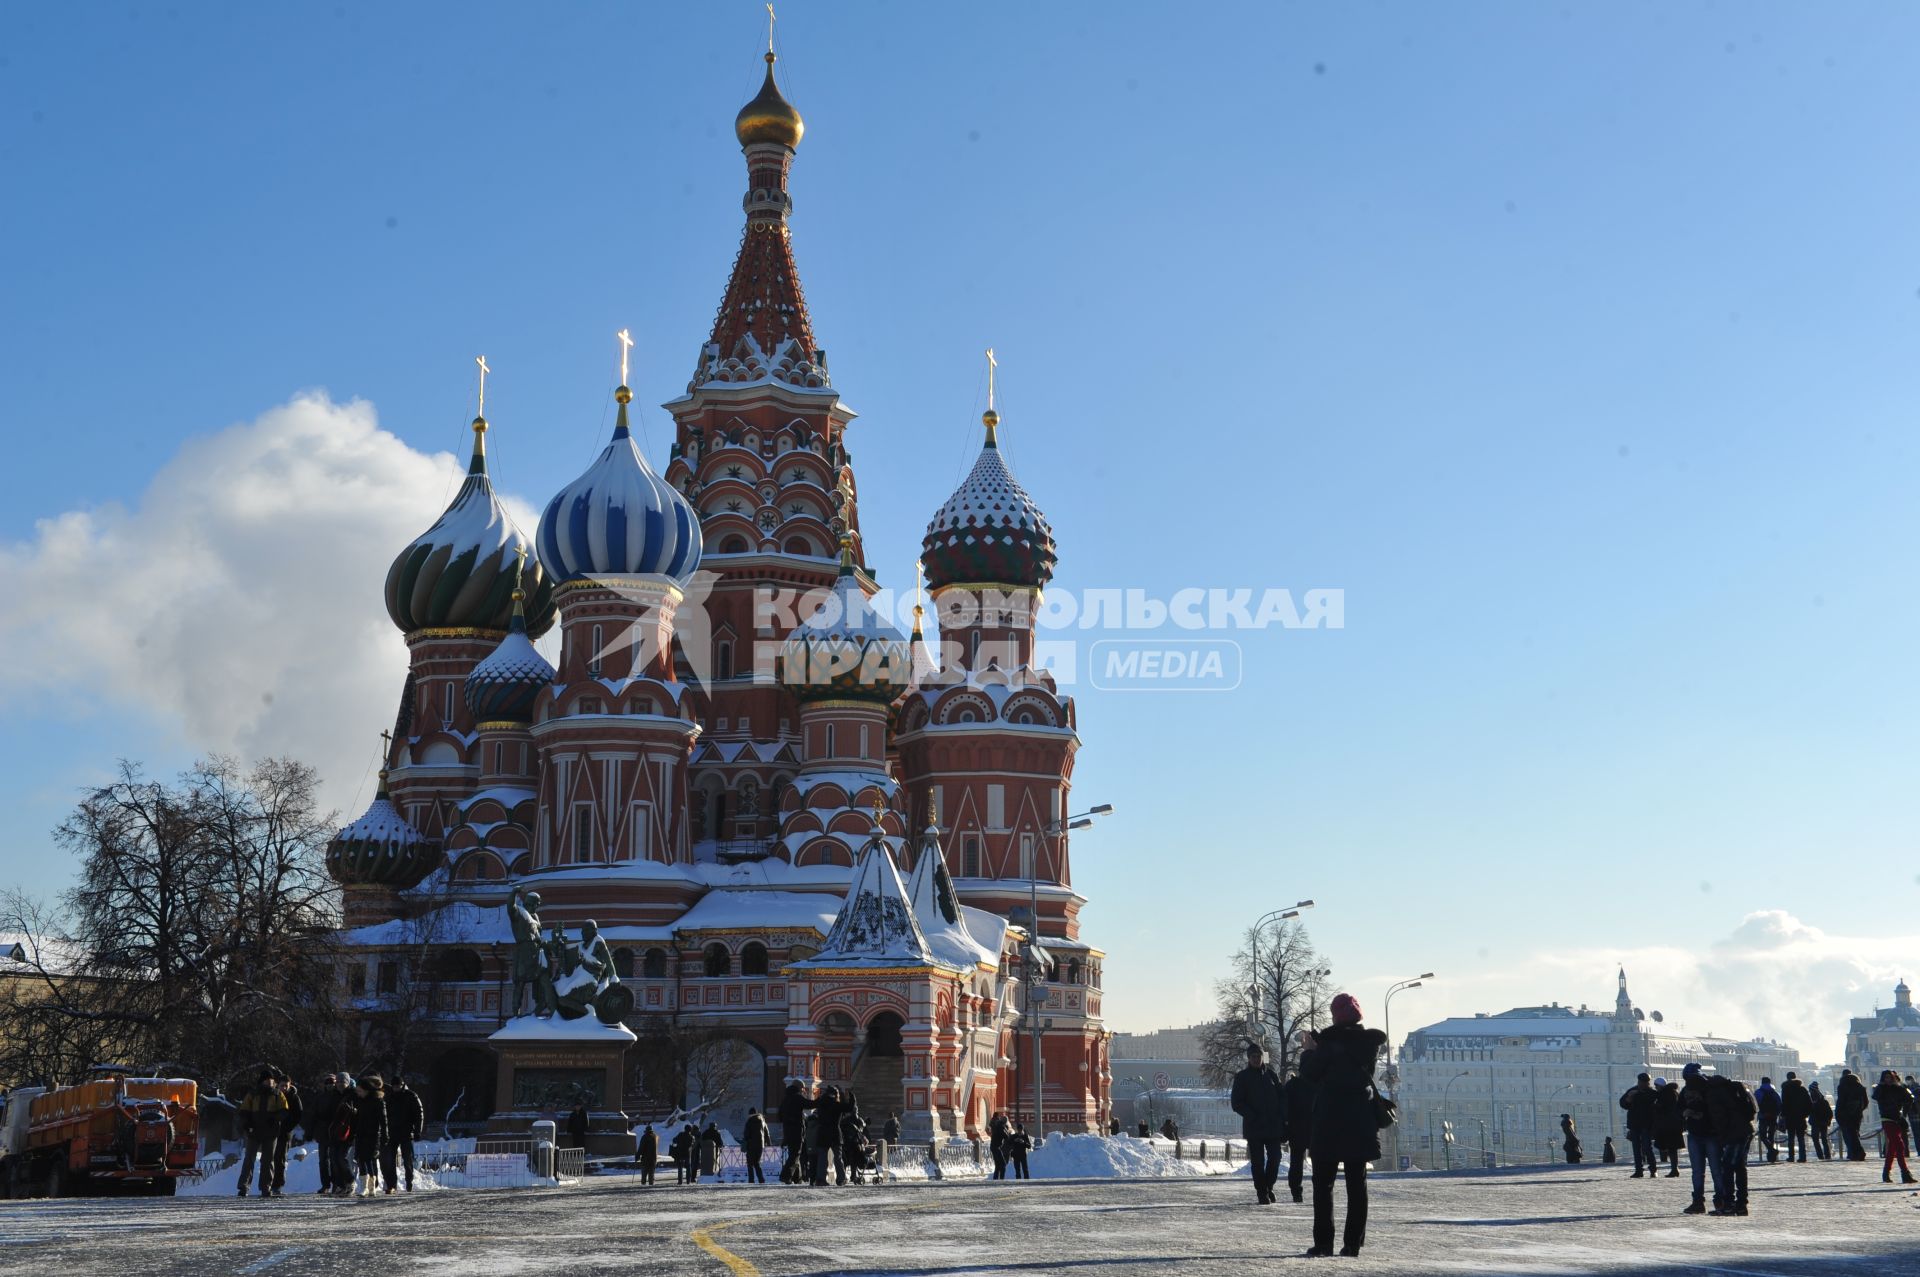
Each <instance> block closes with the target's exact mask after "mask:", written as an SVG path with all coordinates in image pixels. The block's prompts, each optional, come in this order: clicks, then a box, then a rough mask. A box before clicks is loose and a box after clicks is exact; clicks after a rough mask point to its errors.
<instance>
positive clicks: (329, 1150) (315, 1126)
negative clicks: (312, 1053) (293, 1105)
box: [300, 1073, 340, 1193]
mask: <svg viewBox="0 0 1920 1277" xmlns="http://www.w3.org/2000/svg"><path fill="white" fill-rule="evenodd" d="M339 1083H340V1077H339V1075H338V1074H336V1073H329V1074H327V1075H326V1076H325V1077H323V1078H321V1079H320V1087H319V1089H318V1090H317V1091H315V1092H314V1095H313V1099H312V1100H310V1101H309V1102H308V1103H307V1105H306V1112H305V1113H304V1114H303V1116H302V1118H301V1122H300V1124H301V1126H303V1127H304V1128H305V1129H306V1132H307V1136H308V1138H310V1139H311V1140H313V1142H314V1144H315V1145H316V1146H317V1147H316V1149H315V1153H316V1155H317V1156H318V1157H319V1159H320V1191H321V1192H323V1193H330V1192H332V1191H333V1129H332V1128H333V1110H334V1109H335V1108H337V1107H338V1106H339V1104H340V1085H339Z"/></svg>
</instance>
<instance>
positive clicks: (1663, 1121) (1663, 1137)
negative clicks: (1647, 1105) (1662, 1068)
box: [1653, 1078, 1687, 1179]
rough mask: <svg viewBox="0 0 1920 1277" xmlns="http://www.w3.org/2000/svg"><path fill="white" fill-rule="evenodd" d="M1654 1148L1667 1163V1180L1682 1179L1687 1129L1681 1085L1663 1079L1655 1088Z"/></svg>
mask: <svg viewBox="0 0 1920 1277" xmlns="http://www.w3.org/2000/svg"><path fill="white" fill-rule="evenodd" d="M1653 1092H1654V1094H1653V1147H1654V1151H1655V1152H1657V1153H1659V1154H1660V1156H1661V1158H1662V1159H1664V1160H1665V1161H1666V1162H1667V1165H1668V1170H1667V1178H1668V1179H1679V1178H1680V1149H1681V1146H1682V1145H1684V1144H1685V1143H1686V1142H1687V1127H1686V1124H1685V1123H1684V1122H1682V1121H1681V1120H1680V1084H1679V1083H1678V1082H1669V1081H1667V1080H1666V1079H1665V1078H1661V1079H1660V1080H1659V1081H1658V1082H1657V1083H1655V1084H1654V1088H1653Z"/></svg>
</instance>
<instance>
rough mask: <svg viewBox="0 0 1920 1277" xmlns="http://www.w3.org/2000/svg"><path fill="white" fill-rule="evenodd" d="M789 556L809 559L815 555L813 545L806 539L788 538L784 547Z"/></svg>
mask: <svg viewBox="0 0 1920 1277" xmlns="http://www.w3.org/2000/svg"><path fill="white" fill-rule="evenodd" d="M784 548H785V549H786V552H787V553H788V554H801V555H807V556H809V557H811V556H812V554H813V544H812V543H811V542H810V541H808V540H807V539H806V538H805V537H788V538H787V544H786V546H785V547H784Z"/></svg>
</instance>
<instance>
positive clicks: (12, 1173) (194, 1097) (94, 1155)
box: [0, 1068, 200, 1197]
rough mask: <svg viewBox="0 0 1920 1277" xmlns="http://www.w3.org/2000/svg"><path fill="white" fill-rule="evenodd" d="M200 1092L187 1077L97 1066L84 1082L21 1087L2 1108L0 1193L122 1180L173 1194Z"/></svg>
mask: <svg viewBox="0 0 1920 1277" xmlns="http://www.w3.org/2000/svg"><path fill="white" fill-rule="evenodd" d="M198 1101H199V1092H198V1089H197V1088H196V1087H195V1085H194V1084H193V1083H192V1082H191V1081H188V1080H187V1079H185V1078H161V1077H133V1076H131V1075H130V1072H129V1071H128V1070H124V1069H117V1068H96V1069H94V1070H93V1072H92V1075H91V1076H90V1077H89V1078H88V1080H87V1081H85V1082H81V1083H78V1084H77V1085H74V1086H62V1087H56V1088H54V1089H52V1090H47V1089H44V1088H41V1087H21V1088H19V1089H17V1090H15V1091H13V1092H12V1093H11V1094H9V1095H8V1096H7V1097H6V1107H5V1109H4V1110H0V1194H3V1195H4V1196H7V1197H76V1196H80V1195H82V1194H85V1193H88V1192H91V1191H94V1190H95V1189H96V1188H108V1187H118V1186H124V1187H125V1188H127V1189H131V1190H136V1191H137V1190H142V1189H144V1191H146V1192H148V1193H153V1194H156V1195H159V1196H172V1194H173V1191H174V1188H175V1186H176V1185H177V1184H178V1183H179V1181H180V1178H181V1177H182V1176H185V1175H192V1174H193V1173H194V1169H195V1159H196V1158H197V1157H198V1156H199V1142H200V1109H199V1103H198Z"/></svg>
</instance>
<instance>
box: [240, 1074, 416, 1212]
mask: <svg viewBox="0 0 1920 1277" xmlns="http://www.w3.org/2000/svg"><path fill="white" fill-rule="evenodd" d="M237 1107H238V1112H239V1116H240V1130H241V1135H242V1136H243V1137H244V1139H245V1140H246V1152H245V1154H244V1155H243V1157H242V1159H241V1162H240V1180H239V1195H240V1196H241V1197H245V1196H246V1195H247V1189H248V1187H249V1186H250V1185H252V1184H254V1175H255V1167H256V1166H257V1167H258V1168H259V1172H258V1173H259V1181H258V1186H257V1191H258V1193H259V1195H260V1196H261V1197H279V1196H281V1195H282V1194H283V1193H284V1192H285V1191H286V1186H287V1148H288V1146H289V1145H290V1144H291V1143H292V1142H293V1132H294V1130H295V1129H296V1128H297V1129H299V1130H300V1131H301V1132H302V1134H304V1135H305V1136H306V1137H307V1138H308V1139H311V1140H313V1141H314V1143H315V1145H316V1147H317V1151H318V1154H319V1162H320V1189H319V1191H320V1192H322V1193H327V1194H331V1195H332V1196H335V1197H348V1196H356V1195H357V1196H360V1197H371V1196H373V1195H374V1193H375V1192H376V1191H379V1190H380V1188H381V1186H382V1184H384V1187H385V1191H386V1192H389V1193H392V1192H394V1191H396V1190H397V1189H398V1188H399V1187H400V1186H401V1185H402V1183H403V1182H404V1185H405V1189H406V1191H407V1192H409V1193H411V1192H412V1191H413V1142H414V1141H415V1140H417V1139H419V1138H420V1136H421V1134H422V1132H423V1131H424V1130H425V1128H426V1108H425V1106H424V1105H422V1104H421V1102H420V1096H419V1094H418V1093H417V1092H416V1091H414V1090H413V1088H412V1087H410V1086H408V1085H407V1081H406V1079H405V1078H396V1079H395V1080H394V1082H393V1084H392V1085H391V1086H389V1085H387V1084H386V1082H385V1081H384V1080H383V1079H381V1078H380V1076H379V1075H378V1074H374V1075H371V1076H368V1077H362V1078H354V1077H350V1076H348V1075H347V1074H345V1073H329V1074H327V1075H326V1076H325V1077H324V1078H322V1079H321V1080H320V1086H319V1089H318V1091H317V1092H316V1093H315V1095H314V1096H313V1098H312V1101H311V1102H310V1103H307V1102H303V1100H302V1098H301V1095H300V1088H299V1087H297V1086H296V1085H294V1082H293V1079H291V1078H289V1077H288V1076H287V1075H286V1074H285V1073H284V1072H282V1071H281V1070H280V1069H277V1068H274V1067H272V1066H268V1067H267V1068H264V1069H262V1070H261V1072H260V1076H259V1079H258V1082H257V1084H256V1085H255V1086H254V1088H253V1090H252V1091H250V1092H249V1093H248V1094H247V1097H246V1098H245V1099H243V1100H241V1101H240V1103H239V1105H238V1106H237ZM402 1168H404V1170H405V1178H404V1181H403V1180H402V1178H401V1170H402Z"/></svg>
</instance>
